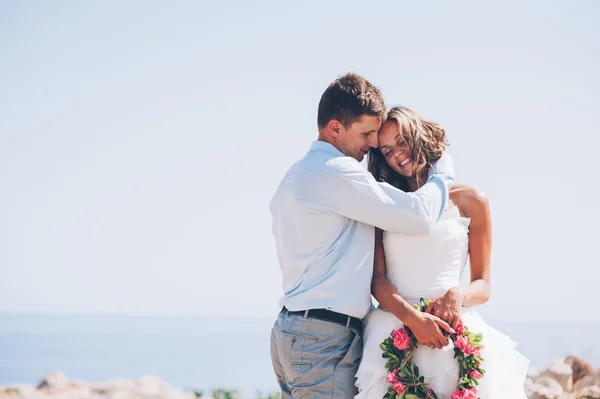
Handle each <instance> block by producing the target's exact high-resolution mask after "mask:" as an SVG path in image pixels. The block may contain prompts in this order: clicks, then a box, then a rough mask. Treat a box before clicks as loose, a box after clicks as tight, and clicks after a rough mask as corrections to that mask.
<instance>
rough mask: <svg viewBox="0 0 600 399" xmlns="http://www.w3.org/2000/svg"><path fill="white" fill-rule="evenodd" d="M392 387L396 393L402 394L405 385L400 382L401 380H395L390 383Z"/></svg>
mask: <svg viewBox="0 0 600 399" xmlns="http://www.w3.org/2000/svg"><path fill="white" fill-rule="evenodd" d="M392 388H394V391H396V393H397V394H398V395H402V394H403V393H404V391H406V386H405V385H404V384H403V383H401V382H399V381H398V382H395V383H393V384H392Z"/></svg>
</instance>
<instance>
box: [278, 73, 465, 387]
mask: <svg viewBox="0 0 600 399" xmlns="http://www.w3.org/2000/svg"><path fill="white" fill-rule="evenodd" d="M385 117H386V107H385V104H384V101H383V98H382V96H381V93H380V92H379V90H378V89H377V88H376V87H375V86H373V85H372V84H371V83H370V82H369V81H367V80H366V79H365V78H363V77H361V76H358V75H355V74H348V75H345V76H342V77H341V78H339V79H337V80H335V81H334V82H333V83H331V84H330V85H329V87H328V88H327V89H326V90H325V92H324V93H323V95H322V97H321V101H320V102H319V111H318V117H317V122H318V127H319V137H318V140H317V141H315V142H313V143H312V145H311V147H310V150H309V151H308V152H307V153H306V155H305V156H304V157H303V158H302V159H300V160H299V161H297V162H296V163H294V164H293V165H292V166H291V167H290V169H289V170H288V171H287V173H286V174H285V176H284V178H283V180H282V181H281V183H280V185H279V187H278V189H277V191H276V193H275V195H274V197H273V199H272V200H271V203H270V208H271V214H272V217H273V234H274V237H275V245H276V248H277V257H278V260H279V266H280V268H281V272H282V275H283V291H284V297H283V298H282V300H281V306H282V310H281V312H280V313H279V315H278V318H277V320H276V321H275V324H274V326H273V330H272V334H271V358H272V361H273V368H274V371H275V375H276V377H277V382H278V383H279V385H280V387H281V391H282V396H283V398H290V397H293V398H321V397H323V398H325V397H327V398H353V397H354V395H356V393H357V391H356V387H355V385H354V382H355V374H356V371H357V368H358V364H359V361H360V357H361V354H362V338H361V334H362V319H363V318H364V317H365V315H366V314H367V312H368V311H369V309H370V308H371V304H372V302H371V277H372V273H373V251H374V242H375V238H374V230H375V228H374V227H373V226H376V227H379V228H380V229H382V230H385V231H392V232H399V233H410V234H423V233H428V232H429V231H431V229H432V228H433V226H434V225H435V223H436V222H437V220H438V219H439V218H440V216H441V214H442V211H443V209H445V204H446V202H447V201H448V191H449V189H450V188H451V187H452V184H453V181H454V178H453V171H452V161H451V159H450V157H449V155H447V154H445V155H444V156H442V158H441V159H440V160H439V161H438V162H437V164H436V165H434V168H433V170H434V171H433V174H432V175H431V176H430V178H429V180H428V182H427V184H425V185H423V187H422V188H420V189H419V190H418V191H416V192H414V193H405V192H402V191H400V190H398V189H396V188H394V187H392V186H390V185H389V184H386V183H378V182H377V181H375V179H374V178H373V176H372V175H371V174H370V173H369V172H367V171H366V170H365V169H364V168H363V167H362V166H361V164H360V163H359V162H360V161H362V159H363V158H364V156H365V155H366V154H367V152H368V151H369V149H371V148H377V145H378V143H377V132H378V130H379V128H380V127H381V124H382V123H383V121H384V120H385Z"/></svg>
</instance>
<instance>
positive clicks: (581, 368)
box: [565, 356, 594, 384]
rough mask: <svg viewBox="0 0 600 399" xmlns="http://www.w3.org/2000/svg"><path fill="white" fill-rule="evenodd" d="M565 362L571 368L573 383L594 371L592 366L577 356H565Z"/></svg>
mask: <svg viewBox="0 0 600 399" xmlns="http://www.w3.org/2000/svg"><path fill="white" fill-rule="evenodd" d="M565 363H566V364H568V365H569V366H571V369H572V370H573V384H575V383H576V382H577V381H579V380H580V379H582V378H583V377H585V376H586V375H590V374H592V373H593V372H594V366H592V365H591V364H590V363H589V362H587V361H585V360H583V359H581V358H579V357H577V356H567V357H566V358H565Z"/></svg>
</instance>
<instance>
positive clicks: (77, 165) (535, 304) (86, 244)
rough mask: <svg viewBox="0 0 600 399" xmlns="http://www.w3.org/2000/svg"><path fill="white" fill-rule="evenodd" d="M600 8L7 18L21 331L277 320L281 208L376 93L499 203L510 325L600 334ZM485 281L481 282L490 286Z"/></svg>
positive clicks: (390, 7) (134, 4)
mask: <svg viewBox="0 0 600 399" xmlns="http://www.w3.org/2000/svg"><path fill="white" fill-rule="evenodd" d="M599 17H600V3H598V2H595V1H575V2H567V1H558V2H542V1H532V2H525V3H523V2H502V3H497V4H483V3H479V2H463V3H460V4H456V3H452V4H448V3H445V2H433V3H427V4H413V3H408V2H397V1H387V2H373V3H371V4H369V5H366V4H365V3H364V2H358V1H344V2H341V1H331V2H317V1H313V2H311V1H308V2H295V3H289V2H257V3H256V4H250V2H242V1H230V2H215V1H212V2H206V1H201V2H198V1H174V2H169V3H168V4H167V3H166V2H159V1H141V0H134V1H128V2H119V1H116V0H107V1H102V2H76V1H55V2H42V1H19V2H1V3H0V187H1V191H0V311H5V312H35V313H92V314H96V313H102V314H104V313H109V314H113V313H115V314H116V313H118V314H161V315H226V316H232V315H243V316H251V317H258V316H260V317H270V316H273V317H274V316H275V314H276V312H277V310H278V300H279V298H280V296H281V293H282V292H281V281H280V272H279V267H278V265H277V258H276V254H275V246H274V240H273V237H272V232H271V217H270V213H269V208H268V203H269V200H270V199H271V196H272V195H273V193H274V191H275V189H276V187H277V185H278V183H279V181H280V179H281V177H282V176H283V174H284V173H285V171H286V170H287V168H288V167H289V166H290V165H291V164H292V163H293V162H294V161H296V160H297V159H299V158H300V157H302V155H303V154H304V153H305V152H306V151H307V150H308V148H309V146H310V144H311V142H312V141H313V140H315V139H316V136H317V127H316V117H317V105H318V101H319V98H320V96H321V94H322V92H323V91H324V90H325V88H326V87H327V85H328V84H329V83H330V82H331V81H332V80H334V79H335V78H337V77H338V76H340V75H342V74H344V73H346V72H356V73H359V74H361V75H363V76H365V77H366V78H367V79H369V80H370V81H371V82H372V83H374V84H375V85H376V86H378V87H379V88H380V89H381V91H382V93H383V95H384V97H385V99H386V102H387V105H388V106H392V105H405V106H408V107H410V108H412V109H414V110H415V111H416V112H417V113H419V114H420V115H421V116H422V117H424V118H426V119H430V120H433V121H435V122H438V123H440V124H442V125H443V126H444V127H445V129H446V132H447V134H448V136H449V139H450V141H451V144H452V146H451V152H452V155H453V158H454V164H455V170H456V177H457V180H458V181H459V182H461V183H465V184H469V185H471V186H473V187H475V188H477V189H478V190H480V191H481V192H483V193H484V194H485V195H487V197H488V198H489V200H490V203H491V210H492V224H493V235H494V243H493V255H492V297H491V299H490V301H489V302H488V303H487V304H486V305H484V306H482V307H481V313H482V314H483V315H484V316H487V317H488V318H491V319H495V320H590V319H594V320H600V315H599V314H598V312H597V309H598V307H599V306H600V299H599V298H600V297H599V296H598V294H597V291H598V289H597V286H598V281H600V271H599V269H600V260H599V258H598V238H599V236H600V234H599V233H598V226H599V224H600V216H599V213H600V205H599V204H598V203H599V200H600V188H599V187H600V186H599V183H598V176H597V170H598V167H599V164H598V162H599V161H598V160H597V159H598V158H597V151H598V148H600V138H599V133H600V132H599V129H598V124H597V117H598V111H597V110H598V107H599V106H600V78H599V77H598V71H600V40H599V39H600V26H599V25H598V24H597V21H598V18H599ZM466 282H467V281H465V283H466Z"/></svg>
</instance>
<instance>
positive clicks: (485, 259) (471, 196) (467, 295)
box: [457, 186, 492, 306]
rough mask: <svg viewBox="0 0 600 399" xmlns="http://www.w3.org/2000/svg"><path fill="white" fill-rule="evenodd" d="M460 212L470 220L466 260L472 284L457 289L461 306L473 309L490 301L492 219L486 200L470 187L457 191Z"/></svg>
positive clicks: (458, 188)
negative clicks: (461, 302) (468, 261)
mask: <svg viewBox="0 0 600 399" xmlns="http://www.w3.org/2000/svg"><path fill="white" fill-rule="evenodd" d="M457 193H458V203H459V204H460V205H459V208H458V209H459V210H461V211H462V212H463V213H464V215H465V216H466V217H468V218H471V224H470V227H469V259H470V264H471V283H470V284H469V285H467V286H463V287H457V290H458V294H459V295H460V296H462V298H463V306H476V305H481V304H483V303H486V302H487V301H488V299H489V298H490V259H491V254H492V218H491V215H490V204H489V202H488V199H487V198H486V197H485V196H484V195H483V194H481V193H479V192H478V191H477V190H475V189H474V188H472V187H469V186H459V187H457Z"/></svg>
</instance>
